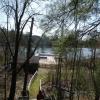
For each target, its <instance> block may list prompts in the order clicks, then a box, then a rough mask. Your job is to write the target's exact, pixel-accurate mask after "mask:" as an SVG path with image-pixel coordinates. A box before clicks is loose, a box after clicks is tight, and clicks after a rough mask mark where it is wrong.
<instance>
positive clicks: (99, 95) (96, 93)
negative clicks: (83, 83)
mask: <svg viewBox="0 0 100 100" xmlns="http://www.w3.org/2000/svg"><path fill="white" fill-rule="evenodd" d="M99 98H100V94H99V93H98V92H95V100H99Z"/></svg>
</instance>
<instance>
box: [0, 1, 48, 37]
mask: <svg viewBox="0 0 100 100" xmlns="http://www.w3.org/2000/svg"><path fill="white" fill-rule="evenodd" d="M48 3H49V0H47V1H42V2H41V3H40V4H37V3H33V4H32V5H33V6H32V8H34V9H36V10H37V12H40V13H42V14H45V13H46V9H45V5H46V4H48ZM38 20H39V19H37V18H36V17H35V22H34V24H35V25H33V35H38V36H41V35H42V33H43V31H42V30H41V29H40V28H39V21H38ZM30 24H31V23H30V22H29V23H28V24H27V26H26V27H25V29H24V34H25V33H27V32H29V31H30ZM0 26H1V27H7V17H6V15H5V13H4V12H2V10H0ZM10 29H14V20H13V18H9V30H10Z"/></svg>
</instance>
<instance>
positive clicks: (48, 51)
mask: <svg viewBox="0 0 100 100" xmlns="http://www.w3.org/2000/svg"><path fill="white" fill-rule="evenodd" d="M78 49H79V48H78ZM33 50H34V48H33ZM23 51H24V52H23ZM36 54H42V55H54V54H55V52H54V49H53V48H38V49H37V50H36V52H35V55H36ZM66 54H67V53H65V54H64V55H66ZM77 54H79V51H78V53H77ZM81 54H82V57H85V58H89V57H91V48H82V52H81ZM20 55H24V56H25V55H26V49H25V48H21V49H20ZM71 55H73V54H72V52H69V56H70V57H71ZM96 57H100V48H99V49H96Z"/></svg>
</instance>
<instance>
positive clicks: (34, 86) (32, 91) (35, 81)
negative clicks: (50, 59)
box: [29, 70, 47, 98]
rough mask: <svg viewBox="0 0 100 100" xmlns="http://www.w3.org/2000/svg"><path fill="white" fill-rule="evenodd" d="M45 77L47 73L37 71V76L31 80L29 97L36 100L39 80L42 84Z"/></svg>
mask: <svg viewBox="0 0 100 100" xmlns="http://www.w3.org/2000/svg"><path fill="white" fill-rule="evenodd" d="M46 77H47V73H45V72H44V71H43V70H42V71H41V70H40V71H38V73H37V76H36V77H35V78H34V79H33V80H32V83H31V86H30V89H29V94H30V97H34V98H36V96H37V94H38V92H39V87H40V80H41V82H42V83H43V82H45V80H46Z"/></svg>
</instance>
